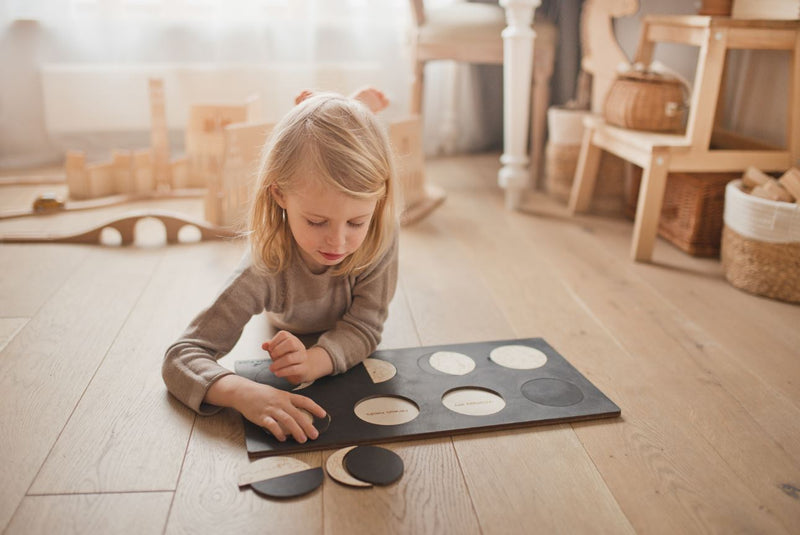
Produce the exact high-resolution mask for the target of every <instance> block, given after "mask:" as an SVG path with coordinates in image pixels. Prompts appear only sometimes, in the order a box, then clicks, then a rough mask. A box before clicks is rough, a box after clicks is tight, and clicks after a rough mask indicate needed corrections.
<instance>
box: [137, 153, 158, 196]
mask: <svg viewBox="0 0 800 535" xmlns="http://www.w3.org/2000/svg"><path fill="white" fill-rule="evenodd" d="M133 187H134V190H135V193H146V192H149V191H154V190H155V189H156V183H155V177H154V176H153V158H152V153H151V151H150V149H143V150H138V151H135V152H134V153H133Z"/></svg>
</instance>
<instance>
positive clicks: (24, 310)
mask: <svg viewBox="0 0 800 535" xmlns="http://www.w3.org/2000/svg"><path fill="white" fill-rule="evenodd" d="M89 251H90V249H89V248H87V247H75V246H70V245H46V246H44V247H42V246H30V245H16V244H5V245H0V273H3V275H4V276H3V277H0V315H2V316H3V317H15V316H16V317H27V318H30V317H32V316H33V315H34V314H35V313H36V311H37V310H39V308H40V307H41V306H42V305H43V304H44V303H45V302H46V301H47V300H48V299H49V298H50V297H51V296H52V295H53V294H54V293H55V292H56V291H57V290H58V289H59V288H60V287H61V285H62V284H64V281H66V280H67V279H68V278H69V277H70V276H72V274H73V273H74V272H75V270H76V269H78V267H79V266H81V265H83V263H84V262H85V261H86V257H87V255H88V254H89Z"/></svg>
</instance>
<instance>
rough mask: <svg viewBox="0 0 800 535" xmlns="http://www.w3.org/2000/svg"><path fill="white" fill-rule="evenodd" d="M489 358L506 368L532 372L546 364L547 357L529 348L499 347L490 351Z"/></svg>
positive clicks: (517, 346)
mask: <svg viewBox="0 0 800 535" xmlns="http://www.w3.org/2000/svg"><path fill="white" fill-rule="evenodd" d="M489 358H490V359H491V360H492V361H493V362H495V363H497V364H499V365H500V366H504V367H506V368H513V369H515V370H532V369H534V368H540V367H542V366H544V365H545V364H546V363H547V355H545V354H544V353H542V352H541V351H539V350H538V349H536V348H535V347H529V346H520V345H514V346H500V347H496V348H494V349H492V351H491V353H489Z"/></svg>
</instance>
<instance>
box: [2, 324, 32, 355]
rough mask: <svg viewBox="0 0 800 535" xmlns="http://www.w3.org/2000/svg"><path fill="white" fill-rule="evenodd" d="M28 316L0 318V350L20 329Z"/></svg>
mask: <svg viewBox="0 0 800 535" xmlns="http://www.w3.org/2000/svg"><path fill="white" fill-rule="evenodd" d="M28 319H29V318H0V351H2V350H3V348H4V347H6V345H8V343H9V342H10V341H11V339H12V338H14V337H15V336H16V335H17V333H18V332H19V331H20V330H22V328H23V327H24V326H25V324H26V323H28Z"/></svg>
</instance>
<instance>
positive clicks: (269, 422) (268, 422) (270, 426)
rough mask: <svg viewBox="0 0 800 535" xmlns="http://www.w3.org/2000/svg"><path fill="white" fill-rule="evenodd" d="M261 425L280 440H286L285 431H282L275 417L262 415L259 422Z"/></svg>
mask: <svg viewBox="0 0 800 535" xmlns="http://www.w3.org/2000/svg"><path fill="white" fill-rule="evenodd" d="M261 427H264V428H266V429H267V431H269V432H270V433H272V435H273V436H274V437H275V438H277V439H278V440H280V441H281V442H283V441H285V440H286V433H284V432H283V429H282V428H281V426H280V424H278V422H276V421H275V419H274V418H272V417H271V416H265V417H264V419H263V420H262V422H261Z"/></svg>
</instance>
